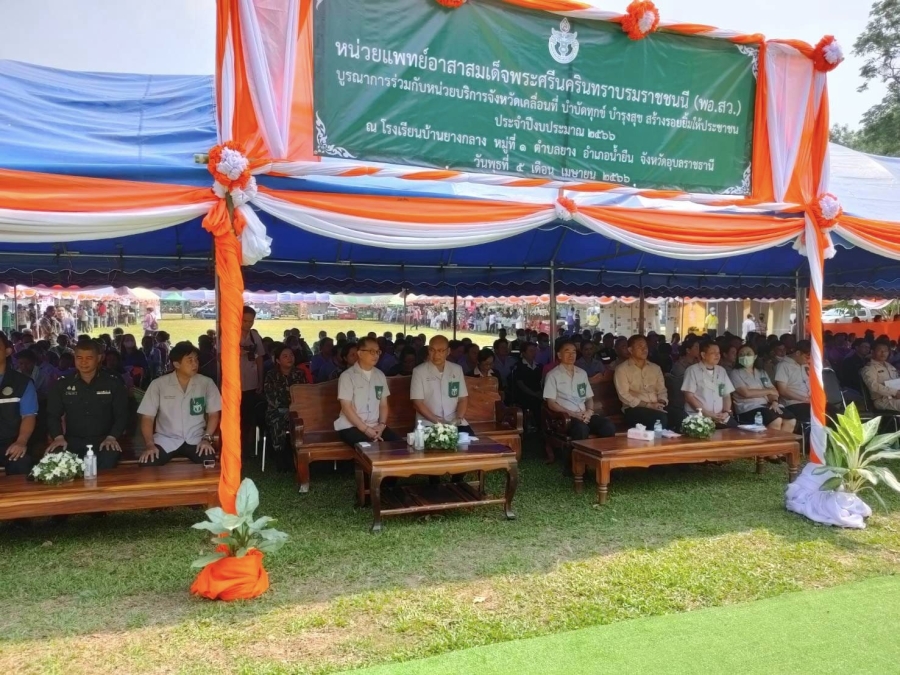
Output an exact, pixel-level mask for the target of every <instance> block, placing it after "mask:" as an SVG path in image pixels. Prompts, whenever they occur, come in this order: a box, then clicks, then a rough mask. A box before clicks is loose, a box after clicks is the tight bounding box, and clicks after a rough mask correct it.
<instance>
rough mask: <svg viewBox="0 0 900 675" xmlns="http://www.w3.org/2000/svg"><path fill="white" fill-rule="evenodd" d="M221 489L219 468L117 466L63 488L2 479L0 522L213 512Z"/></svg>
mask: <svg viewBox="0 0 900 675" xmlns="http://www.w3.org/2000/svg"><path fill="white" fill-rule="evenodd" d="M218 487H219V467H218V466H216V468H214V469H207V468H205V467H204V466H203V465H202V464H184V463H178V464H169V465H167V466H159V467H141V466H138V465H136V464H131V465H124V466H118V467H116V468H115V469H109V470H107V471H101V472H100V473H99V474H98V476H97V478H96V479H92V480H89V481H86V480H84V479H83V478H77V479H75V480H74V481H73V482H71V483H65V484H63V485H45V484H43V483H37V482H32V481H28V480H26V478H25V476H0V520H6V519H13V518H35V517H40V516H60V515H73V514H76V513H97V512H102V511H129V510H137V509H151V508H164V507H169V506H194V505H197V504H199V505H203V506H206V507H209V508H211V507H213V506H218V504H219V496H218Z"/></svg>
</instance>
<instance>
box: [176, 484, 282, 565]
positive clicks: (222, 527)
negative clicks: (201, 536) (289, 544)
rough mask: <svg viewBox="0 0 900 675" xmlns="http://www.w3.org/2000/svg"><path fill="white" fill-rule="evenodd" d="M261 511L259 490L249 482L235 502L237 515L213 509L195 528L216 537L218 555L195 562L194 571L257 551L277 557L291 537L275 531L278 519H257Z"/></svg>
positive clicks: (216, 508)
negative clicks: (277, 553)
mask: <svg viewBox="0 0 900 675" xmlns="http://www.w3.org/2000/svg"><path fill="white" fill-rule="evenodd" d="M258 507H259V490H257V489H256V485H255V484H254V483H253V481H252V480H250V479H249V478H245V479H244V480H243V481H241V487H240V488H239V489H238V493H237V499H236V500H235V510H236V511H237V515H234V514H231V513H226V512H225V511H224V510H222V508H221V507H218V506H217V507H215V508H214V509H209V510H208V511H207V512H206V517H207V518H208V519H209V520H205V521H203V522H202V523H196V524H194V525H192V526H191V527H193V529H195V530H209V531H210V532H212V533H213V534H214V535H216V536H215V537H213V539H212V542H213V544H215V545H216V552H215V553H211V554H210V555H205V556H203V557H202V558H198V559H197V560H195V561H194V562H193V563H192V564H191V567H206V566H207V565H209V564H210V563H214V562H215V561H217V560H220V559H222V558H226V557H229V556H234V557H237V558H242V557H243V556H245V555H247V552H248V551H250V550H252V549H256V550H258V551H260V552H261V553H274V552H275V551H277V550H278V549H280V548H281V547H282V546H283V545H284V542H286V541H287V539H288V535H287V533H285V532H281V531H279V530H276V529H274V528H272V527H271V525H272V523H274V522H275V519H274V518H270V517H269V516H262V517H261V518H254V516H253V512H254V511H256V509H257V508H258Z"/></svg>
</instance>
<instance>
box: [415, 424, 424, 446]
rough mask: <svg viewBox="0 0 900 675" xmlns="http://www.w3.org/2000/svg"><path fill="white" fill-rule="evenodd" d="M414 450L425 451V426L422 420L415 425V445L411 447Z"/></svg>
mask: <svg viewBox="0 0 900 675" xmlns="http://www.w3.org/2000/svg"><path fill="white" fill-rule="evenodd" d="M413 447H414V448H415V449H416V450H424V449H425V425H424V424H422V420H419V421H418V423H417V424H416V444H415V445H414V446H413Z"/></svg>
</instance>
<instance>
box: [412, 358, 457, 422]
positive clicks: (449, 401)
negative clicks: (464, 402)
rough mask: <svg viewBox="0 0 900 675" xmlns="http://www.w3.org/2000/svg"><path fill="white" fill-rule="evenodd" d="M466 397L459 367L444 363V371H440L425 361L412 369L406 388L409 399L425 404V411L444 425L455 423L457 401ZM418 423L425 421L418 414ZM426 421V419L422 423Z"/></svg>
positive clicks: (448, 362)
mask: <svg viewBox="0 0 900 675" xmlns="http://www.w3.org/2000/svg"><path fill="white" fill-rule="evenodd" d="M468 395H469V391H468V389H466V378H465V375H464V374H463V369H462V367H461V366H459V365H457V364H455V363H451V362H450V361H447V362H446V363H445V364H444V371H443V372H441V371H439V370H438V369H437V368H436V367H435V365H434V364H433V363H431V362H430V361H426V362H425V363H423V364H421V365H419V366H416V367H415V368H414V369H413V373H412V381H411V382H410V385H409V398H410V400H412V401H424V402H425V405H426V406H427V407H428V409H429V410H430V411H431V412H433V413H434V414H435V415H436V416H437V417H439V418H440V421H441V422H444V423H446V424H456V420H457V419H458V418H457V415H456V408H457V406H458V404H459V399H461V398H465V397H467V396H468ZM416 419H417V420H420V419H421V420H425V418H424V417H422V416H421V415H420V414H419V413H418V411H417V412H416ZM425 421H426V422H427V421H428V420H425Z"/></svg>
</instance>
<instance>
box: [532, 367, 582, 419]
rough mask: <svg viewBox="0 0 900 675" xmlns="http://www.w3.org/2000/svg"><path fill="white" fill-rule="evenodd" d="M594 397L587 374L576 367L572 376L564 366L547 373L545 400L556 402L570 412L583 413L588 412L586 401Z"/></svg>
mask: <svg viewBox="0 0 900 675" xmlns="http://www.w3.org/2000/svg"><path fill="white" fill-rule="evenodd" d="M593 397H594V392H593V390H592V389H591V383H590V380H588V376H587V373H586V372H584V371H583V370H582V369H581V368H579V367H577V366H574V370H573V371H572V374H571V375H569V371H568V370H566V367H565V366H563V365H562V364H560V365H558V366H556V368H554V369H553V370H551V371H550V372H549V373H547V377H546V378H545V379H544V400H547V401H551V400H552V401H556V402H557V404H559V406H560V407H561V408H562V409H563V410H566V411H568V412H574V413H581V412H584V411H585V410H587V407H586V406H585V401H587V400H588V399H589V398H593Z"/></svg>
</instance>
